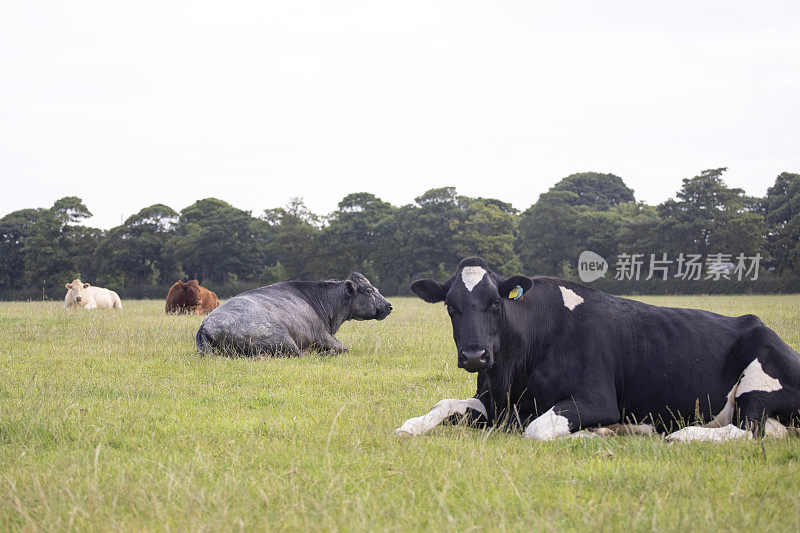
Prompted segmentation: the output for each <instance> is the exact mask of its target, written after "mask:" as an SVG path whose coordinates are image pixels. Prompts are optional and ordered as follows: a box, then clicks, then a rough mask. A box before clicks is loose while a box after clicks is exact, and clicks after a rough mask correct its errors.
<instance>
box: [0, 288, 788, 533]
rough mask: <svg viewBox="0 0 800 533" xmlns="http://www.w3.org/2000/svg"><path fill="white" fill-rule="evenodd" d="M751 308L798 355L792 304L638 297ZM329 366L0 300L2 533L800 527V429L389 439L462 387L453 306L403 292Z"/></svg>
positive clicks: (445, 431) (463, 392)
mask: <svg viewBox="0 0 800 533" xmlns="http://www.w3.org/2000/svg"><path fill="white" fill-rule="evenodd" d="M643 300H645V301H648V302H651V303H659V304H664V305H679V306H693V307H701V308H705V309H711V310H713V311H717V312H721V313H725V314H744V313H755V314H758V315H759V316H760V317H761V318H762V319H763V320H764V321H765V322H766V323H767V324H768V325H770V326H771V327H773V328H774V329H776V330H777V332H778V333H779V334H780V335H781V336H782V337H783V338H784V339H786V340H787V341H788V342H789V343H790V344H791V345H792V346H794V347H795V348H798V347H800V327H798V326H800V296H774V297H766V296H738V297H671V298H663V297H659V298H654V297H651V298H643ZM393 304H394V306H395V312H394V313H393V314H392V315H391V316H390V317H389V318H388V319H387V320H385V321H383V322H361V323H358V322H353V323H347V324H345V326H344V327H343V328H342V330H341V331H340V333H339V335H338V338H339V339H340V340H341V341H343V342H344V343H345V344H347V345H349V346H350V347H351V352H350V353H349V354H345V355H342V356H339V357H330V356H316V355H311V356H304V357H300V358H290V359H289V358H287V359H256V360H253V359H232V358H223V357H211V356H202V355H200V354H199V353H197V352H196V351H195V349H194V344H193V338H194V333H195V331H196V329H197V326H198V325H199V323H200V320H201V319H200V318H199V317H185V316H165V315H164V314H163V303H162V302H159V301H127V302H124V305H125V309H124V310H123V311H121V312H112V311H94V312H80V311H72V312H67V311H65V310H63V308H62V305H61V304H60V303H56V302H32V303H2V304H0V529H2V530H8V529H30V530H57V531H63V530H68V529H77V530H87V529H88V530H94V529H126V530H141V529H156V530H165V529H169V530H220V529H222V530H229V529H239V528H240V527H243V528H245V529H251V530H252V529H256V530H264V529H269V530H297V529H302V530H347V531H353V530H376V529H377V530H396V531H406V530H421V529H428V530H439V529H443V530H458V531H463V530H473V529H475V530H478V529H490V530H503V529H511V530H536V531H550V530H554V531H561V530H576V529H591V530H619V529H623V528H624V529H633V530H652V529H655V530H673V531H675V530H687V529H688V530H697V531H701V530H707V529H717V530H725V531H732V530H740V531H742V530H753V529H764V530H766V529H771V530H779V531H781V530H782V531H797V530H798V528H800V440H798V439H794V438H790V439H784V440H782V441H776V440H767V441H766V442H764V448H763V450H762V447H761V444H760V443H758V442H752V441H751V442H734V443H725V444H717V445H715V444H706V443H697V444H680V443H678V444H673V445H668V444H666V443H664V442H663V441H662V440H661V439H659V438H643V437H617V438H611V439H583V440H562V441H556V442H547V443H540V442H531V441H529V440H526V439H524V438H523V437H522V436H521V435H520V434H506V433H502V432H482V431H477V430H474V429H469V428H466V427H441V428H437V429H435V430H434V431H432V432H431V433H430V434H428V435H425V436H422V437H418V438H414V439H401V438H397V437H395V436H394V433H393V431H394V429H395V428H396V427H398V426H399V425H400V424H401V423H402V422H403V421H404V420H405V419H407V418H409V417H411V416H417V415H420V414H423V413H425V412H427V411H428V409H429V408H430V407H431V406H432V405H433V404H434V403H435V402H436V401H438V400H440V399H442V398H466V397H469V396H471V395H472V394H473V392H474V387H475V386H474V383H475V378H474V375H470V374H467V373H466V372H464V371H463V370H460V369H458V368H456V366H455V358H454V356H453V347H452V338H451V336H450V328H449V322H448V320H447V317H446V313H445V311H444V309H443V307H442V306H439V305H427V304H424V303H422V302H420V301H417V300H412V299H401V298H395V299H393Z"/></svg>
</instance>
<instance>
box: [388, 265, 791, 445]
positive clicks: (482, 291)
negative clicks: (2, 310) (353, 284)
mask: <svg viewBox="0 0 800 533" xmlns="http://www.w3.org/2000/svg"><path fill="white" fill-rule="evenodd" d="M411 290H412V291H413V292H414V293H415V294H416V295H417V296H419V297H420V298H422V299H423V300H425V301H426V302H431V303H435V302H442V301H443V302H445V304H446V306H447V312H448V313H449V315H450V318H451V321H452V325H453V338H454V339H455V343H456V348H457V350H458V366H459V367H462V368H464V369H466V370H467V371H469V372H477V373H478V388H477V392H476V394H475V396H474V397H473V398H468V399H466V400H442V401H441V402H439V403H438V404H436V406H435V407H434V408H433V410H431V412H430V413H428V414H427V415H425V416H421V417H417V418H412V419H410V420H407V421H406V422H405V423H404V424H403V425H402V426H401V427H400V428H398V429H397V433H398V434H401V435H419V434H421V433H424V432H426V431H429V430H430V429H432V428H433V427H435V426H436V425H438V424H439V423H441V422H443V421H445V420H454V419H455V418H457V417H459V416H460V415H464V416H466V417H467V418H468V420H470V421H472V422H474V423H475V424H477V425H483V426H492V425H496V424H498V423H500V422H501V421H502V420H503V419H505V420H507V421H508V422H509V423H510V424H511V425H512V427H513V426H516V427H518V428H520V429H523V428H524V432H525V436H526V437H530V438H533V439H539V440H549V439H553V438H556V437H562V436H567V435H570V434H575V433H576V432H583V431H584V430H590V431H591V430H594V429H596V428H602V427H605V426H612V425H614V427H616V428H619V427H622V428H623V430H624V428H625V427H626V426H625V425H626V424H630V425H631V426H630V427H637V428H642V424H647V425H649V426H653V427H654V428H655V430H656V431H659V432H664V433H669V432H672V433H671V434H669V435H668V437H667V438H668V439H670V440H678V441H684V440H713V441H718V440H727V439H735V438H743V437H750V436H752V435H754V434H755V435H763V434H765V433H766V434H769V435H775V436H782V435H784V434H786V428H785V426H784V425H785V424H797V423H798V421H800V416H799V415H800V355H798V354H797V352H795V351H794V350H793V349H791V348H790V347H789V346H788V345H787V344H786V343H785V342H783V341H782V340H781V339H780V338H779V337H778V335H776V334H775V332H774V331H772V330H771V329H769V328H768V327H766V326H764V324H763V323H762V322H761V321H760V320H759V319H758V318H756V317H755V316H753V315H745V316H741V317H727V316H722V315H718V314H715V313H710V312H708V311H700V310H696V309H675V308H667V307H657V306H653V305H647V304H644V303H640V302H636V301H632V300H627V299H625V298H618V297H614V296H610V295H608V294H604V293H602V292H598V291H595V290H593V289H589V288H587V287H584V286H582V285H579V284H577V283H572V282H569V281H564V280H560V279H555V278H538V277H537V278H533V279H531V278H527V277H524V276H514V277H512V278H509V279H504V278H502V277H501V276H499V275H497V274H496V273H494V272H492V271H491V270H489V267H488V265H487V264H486V262H485V261H483V260H482V259H480V258H476V257H474V258H468V259H465V260H463V261H462V262H461V264H460V265H459V267H458V270H457V271H456V273H455V274H454V275H453V277H451V278H450V279H449V280H448V281H447V282H445V283H444V284H440V283H437V282H436V281H434V280H420V281H416V282H414V284H413V285H412V286H411ZM619 424H622V425H623V426H619ZM686 424H700V425H690V426H688V427H684V428H682V427H683V426H684V425H686ZM678 428H682V429H678ZM676 430H677V431H676ZM645 431H646V430H645ZM602 432H603V433H609V431H602ZM611 432H616V431H615V430H611ZM634 432H637V433H638V432H641V431H639V430H635V431H634ZM581 434H586V433H581Z"/></svg>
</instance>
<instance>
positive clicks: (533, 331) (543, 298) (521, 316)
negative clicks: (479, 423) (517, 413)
mask: <svg viewBox="0 0 800 533" xmlns="http://www.w3.org/2000/svg"><path fill="white" fill-rule="evenodd" d="M547 294H548V290H547V287H546V286H545V285H543V284H537V283H534V286H533V290H531V291H529V292H528V293H526V295H525V298H526V299H527V301H526V302H525V303H524V307H516V308H508V307H507V308H506V309H507V311H506V314H505V317H504V320H503V327H502V328H501V330H500V350H499V357H495V361H496V363H495V366H494V367H493V368H492V369H491V370H490V372H489V375H490V385H489V388H490V389H491V391H492V396H493V397H494V398H495V401H498V402H501V403H502V404H503V405H505V404H506V403H507V402H508V401H509V400H510V401H511V403H512V404H513V403H515V402H516V401H518V400H519V398H518V397H517V396H519V395H521V394H523V393H527V394H535V392H536V391H525V390H518V391H515V390H512V389H513V380H514V376H519V375H527V374H528V373H529V372H530V371H531V370H532V369H533V368H534V367H535V366H536V363H537V360H538V359H539V358H540V357H541V356H542V355H543V354H544V353H545V352H546V350H547V348H548V346H547V340H546V339H549V338H552V334H553V330H554V328H555V323H554V320H555V316H556V314H555V313H552V312H549V313H548V306H549V305H551V304H550V303H549V301H548V298H547ZM512 305H513V304H512ZM531 324H533V325H534V326H533V327H531Z"/></svg>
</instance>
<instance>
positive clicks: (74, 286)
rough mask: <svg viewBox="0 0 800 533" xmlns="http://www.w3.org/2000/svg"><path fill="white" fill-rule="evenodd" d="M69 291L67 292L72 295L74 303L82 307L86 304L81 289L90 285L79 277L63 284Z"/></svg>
mask: <svg viewBox="0 0 800 533" xmlns="http://www.w3.org/2000/svg"><path fill="white" fill-rule="evenodd" d="M64 286H65V287H66V288H67V291H69V294H70V295H71V296H72V299H73V300H74V301H75V303H76V304H78V305H79V306H81V307H83V306H84V305H86V298H85V297H84V294H83V289H88V288H89V287H90V285H89V284H88V283H84V282H82V281H81V280H79V279H76V280H74V281H73V282H72V283H67V284H66V285H64Z"/></svg>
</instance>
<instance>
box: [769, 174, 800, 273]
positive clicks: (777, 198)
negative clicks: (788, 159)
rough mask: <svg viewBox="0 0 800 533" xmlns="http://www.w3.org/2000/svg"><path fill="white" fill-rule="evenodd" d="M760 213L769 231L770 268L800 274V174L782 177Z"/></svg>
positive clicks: (770, 189) (780, 176) (771, 189)
mask: <svg viewBox="0 0 800 533" xmlns="http://www.w3.org/2000/svg"><path fill="white" fill-rule="evenodd" d="M760 210H761V213H763V215H764V220H765V222H766V224H767V229H768V234H767V244H766V248H767V251H768V254H769V259H770V261H769V264H770V266H772V267H774V268H775V269H777V270H778V271H779V272H781V273H783V272H792V273H794V274H798V273H800V174H793V173H791V172H782V173H781V174H779V175H778V177H777V178H776V179H775V185H773V186H772V187H770V188H769V189H767V195H766V196H765V197H764V198H763V200H762V201H761V203H760Z"/></svg>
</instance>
